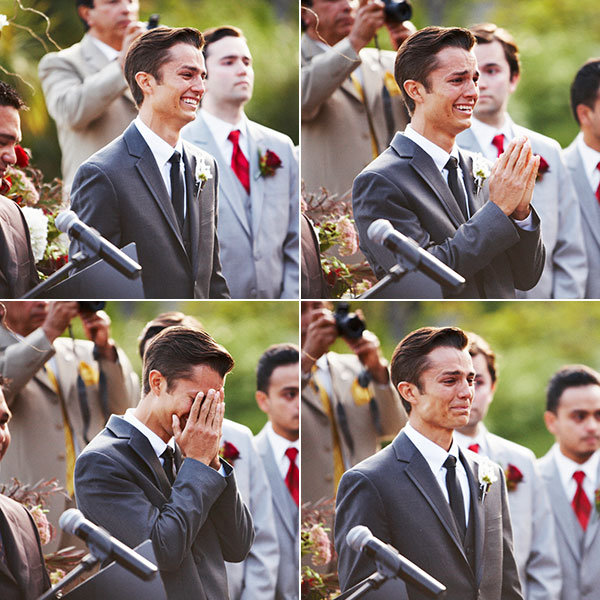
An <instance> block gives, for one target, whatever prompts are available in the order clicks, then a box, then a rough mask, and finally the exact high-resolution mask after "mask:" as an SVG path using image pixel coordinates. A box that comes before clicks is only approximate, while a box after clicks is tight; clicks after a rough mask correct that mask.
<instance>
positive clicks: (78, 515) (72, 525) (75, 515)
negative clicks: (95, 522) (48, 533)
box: [58, 508, 85, 535]
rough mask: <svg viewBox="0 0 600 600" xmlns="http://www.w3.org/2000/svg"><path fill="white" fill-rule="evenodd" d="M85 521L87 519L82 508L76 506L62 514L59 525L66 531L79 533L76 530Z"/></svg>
mask: <svg viewBox="0 0 600 600" xmlns="http://www.w3.org/2000/svg"><path fill="white" fill-rule="evenodd" d="M83 521H85V517H84V516H83V513H82V512H81V511H80V510H77V509H76V508H69V509H67V510H65V512H64V513H63V514H62V515H60V519H59V520H58V526H59V527H60V528H61V529H62V530H63V531H65V532H66V533H70V534H71V535H77V534H76V533H75V531H76V530H77V528H78V527H79V525H81V523H83Z"/></svg>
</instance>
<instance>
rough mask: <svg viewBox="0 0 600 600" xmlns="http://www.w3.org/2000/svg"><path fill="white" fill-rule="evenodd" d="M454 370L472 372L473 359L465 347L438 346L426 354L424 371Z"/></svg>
mask: <svg viewBox="0 0 600 600" xmlns="http://www.w3.org/2000/svg"><path fill="white" fill-rule="evenodd" d="M456 370H460V371H465V372H467V371H468V372H474V369H473V360H472V358H471V355H470V354H469V352H468V351H467V349H466V348H464V349H462V350H461V349H459V348H455V347H454V346H438V347H437V348H434V349H433V350H432V351H431V352H429V354H427V367H426V368H425V371H435V372H437V373H439V372H446V371H456Z"/></svg>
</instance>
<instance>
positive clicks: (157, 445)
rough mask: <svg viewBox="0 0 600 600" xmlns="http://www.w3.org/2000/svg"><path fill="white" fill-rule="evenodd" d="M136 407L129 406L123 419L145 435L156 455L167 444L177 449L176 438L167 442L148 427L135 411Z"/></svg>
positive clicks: (162, 450)
mask: <svg viewBox="0 0 600 600" xmlns="http://www.w3.org/2000/svg"><path fill="white" fill-rule="evenodd" d="M134 411H135V408H128V409H127V410H126V411H125V414H124V415H123V419H125V421H127V422H128V423H129V424H130V425H133V427H135V428H136V429H137V430H138V431H139V432H140V433H141V434H142V435H144V437H146V438H147V439H148V441H149V442H150V445H151V446H152V449H153V450H154V452H155V453H156V456H158V457H160V456H161V455H162V453H163V452H164V451H165V449H166V448H167V446H170V448H171V450H173V451H175V439H174V438H171V439H170V440H169V442H168V443H165V442H164V441H163V440H162V439H161V438H160V437H159V436H158V435H157V434H156V433H154V431H152V430H151V429H149V428H148V427H146V425H144V424H143V423H142V422H141V421H140V420H139V419H138V418H137V417H136V416H135V415H134V414H133V413H134Z"/></svg>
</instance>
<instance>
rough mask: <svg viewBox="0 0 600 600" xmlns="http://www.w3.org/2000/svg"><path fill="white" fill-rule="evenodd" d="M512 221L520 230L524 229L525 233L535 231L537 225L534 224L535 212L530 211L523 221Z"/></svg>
mask: <svg viewBox="0 0 600 600" xmlns="http://www.w3.org/2000/svg"><path fill="white" fill-rule="evenodd" d="M512 221H513V223H514V224H515V225H516V226H517V227H518V228H519V229H522V230H523V231H534V230H535V225H534V224H533V211H530V213H529V214H528V215H527V217H526V218H525V219H523V220H522V221H519V220H517V219H512Z"/></svg>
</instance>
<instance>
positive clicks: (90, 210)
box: [70, 123, 228, 298]
mask: <svg viewBox="0 0 600 600" xmlns="http://www.w3.org/2000/svg"><path fill="white" fill-rule="evenodd" d="M184 160H185V162H186V191H187V216H186V223H187V222H188V221H189V227H190V236H189V239H190V243H189V247H188V248H189V249H188V248H186V245H185V242H184V236H183V235H182V232H181V229H180V228H179V225H178V223H177V219H176V217H175V210H174V209H173V204H172V203H171V198H170V197H169V194H168V193H167V189H166V187H165V184H164V181H163V179H162V177H161V174H160V172H159V170H158V167H157V165H156V160H155V159H154V155H153V154H152V151H151V150H150V148H149V147H148V145H147V144H146V142H145V141H144V138H143V137H142V136H141V134H140V133H139V131H138V129H137V127H136V126H135V124H133V123H132V124H131V125H130V126H129V127H128V128H127V130H126V131H125V133H124V134H123V135H122V136H119V137H118V138H117V139H116V140H115V141H114V142H112V143H110V144H109V145H108V146H106V147H105V148H103V149H102V150H100V151H99V152H97V153H96V154H94V155H93V156H92V157H91V158H90V159H89V160H88V161H87V162H85V163H83V164H82V165H81V167H79V169H78V170H77V175H76V176H75V180H74V181H73V188H72V193H71V202H72V205H71V207H72V209H73V210H74V211H75V212H76V213H77V214H78V215H79V218H80V219H81V220H82V221H84V222H85V223H87V224H88V225H90V226H91V227H95V228H96V229H97V230H98V231H99V232H100V234H101V235H103V236H104V237H105V238H106V239H107V240H109V241H110V242H112V243H113V244H114V245H115V246H117V247H118V248H122V247H123V246H126V245H127V244H129V243H130V242H135V243H136V246H137V253H138V260H139V263H140V264H141V266H142V269H143V271H142V283H143V285H144V294H145V296H146V298H226V297H228V289H227V284H226V283H225V279H224V278H223V276H222V274H221V264H220V262H219V242H218V240H217V198H218V193H217V189H218V169H217V165H216V164H215V161H214V159H213V158H212V156H210V155H208V154H206V153H205V152H204V151H202V150H199V149H198V148H196V147H195V146H193V145H192V144H188V143H187V142H184ZM200 161H204V163H205V164H206V163H207V162H208V164H209V165H210V171H211V174H212V177H211V178H210V179H208V180H207V181H204V182H203V181H201V180H200V179H199V178H197V176H196V175H195V174H196V167H197V165H198V163H199V162H200ZM77 248H78V245H77V243H74V244H72V245H71V249H70V254H71V255H72V254H74V251H75V250H77Z"/></svg>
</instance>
